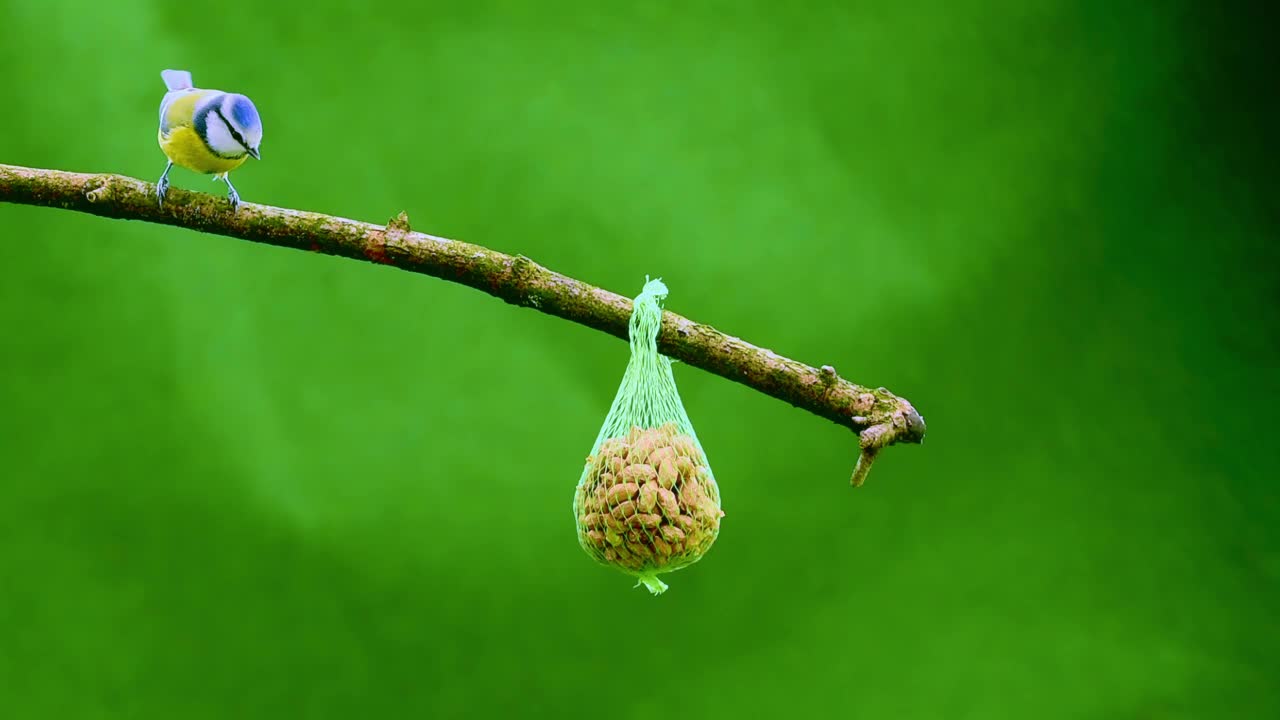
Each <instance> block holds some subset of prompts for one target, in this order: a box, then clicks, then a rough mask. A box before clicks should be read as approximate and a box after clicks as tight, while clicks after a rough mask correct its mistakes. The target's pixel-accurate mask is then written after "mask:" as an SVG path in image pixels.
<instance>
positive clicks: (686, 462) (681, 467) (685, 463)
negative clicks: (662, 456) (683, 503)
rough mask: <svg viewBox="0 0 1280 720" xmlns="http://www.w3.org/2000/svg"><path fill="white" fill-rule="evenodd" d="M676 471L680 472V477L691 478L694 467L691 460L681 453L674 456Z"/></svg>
mask: <svg viewBox="0 0 1280 720" xmlns="http://www.w3.org/2000/svg"><path fill="white" fill-rule="evenodd" d="M676 472H678V473H680V477H681V478H683V479H685V480H692V479H693V473H694V467H693V461H692V460H690V459H689V458H687V457H684V456H683V455H681V456H679V457H677V458H676Z"/></svg>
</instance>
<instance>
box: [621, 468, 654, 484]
mask: <svg viewBox="0 0 1280 720" xmlns="http://www.w3.org/2000/svg"><path fill="white" fill-rule="evenodd" d="M621 477H622V480H623V481H624V482H628V483H636V484H638V485H643V484H645V483H647V482H649V481H650V480H657V479H658V471H657V470H654V469H653V466H652V465H645V464H643V463H636V464H634V465H628V466H627V467H626V468H625V469H623V471H622V476H621Z"/></svg>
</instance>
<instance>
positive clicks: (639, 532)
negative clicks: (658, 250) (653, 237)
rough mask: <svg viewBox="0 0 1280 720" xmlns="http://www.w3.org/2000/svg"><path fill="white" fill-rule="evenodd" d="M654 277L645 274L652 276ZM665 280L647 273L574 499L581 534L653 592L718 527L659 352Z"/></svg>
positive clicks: (711, 488)
mask: <svg viewBox="0 0 1280 720" xmlns="http://www.w3.org/2000/svg"><path fill="white" fill-rule="evenodd" d="M646 280H647V278H646ZM666 296H667V287H666V285H663V284H662V281H661V280H648V281H647V282H646V283H645V286H644V291H643V292H641V293H640V296H639V297H637V298H636V299H635V305H634V307H633V308H632V312H631V322H630V335H631V361H630V362H629V363H628V364H627V370H626V372H625V373H624V374H623V376H622V384H621V385H620V386H619V387H618V394H617V396H616V397H615V398H614V400H613V406H612V407H611V408H610V409H609V415H608V416H607V417H606V418H605V420H604V427H602V428H600V435H599V436H598V437H596V442H595V445H593V446H592V447H591V455H590V456H589V457H588V458H587V463H586V466H585V467H584V468H583V471H582V478H581V479H580V480H579V481H578V487H577V492H576V493H575V495H574V499H573V514H574V517H575V518H576V520H577V528H578V542H579V543H580V544H581V545H582V548H583V550H586V552H587V554H588V555H590V556H591V557H592V558H594V559H595V560H596V561H597V562H600V563H602V564H604V565H607V566H609V567H612V568H615V569H617V570H621V571H622V572H625V573H627V574H629V575H634V576H636V577H637V578H639V582H638V583H637V586H638V585H640V584H643V585H644V586H645V587H647V588H648V589H649V592H651V593H653V594H654V595H658V594H661V593H662V592H663V591H665V590H666V589H667V584H666V583H664V582H663V581H662V580H660V579H658V575H659V574H662V573H669V572H673V571H675V570H679V569H681V568H685V567H688V566H690V565H692V564H694V563H696V562H697V561H698V560H700V559H702V556H703V555H705V554H706V552H707V550H709V549H710V548H711V544H712V543H714V542H715V540H716V536H717V535H718V534H719V533H720V518H722V517H724V511H723V510H721V509H720V489H719V488H718V487H717V486H716V481H715V477H714V476H713V475H712V474H711V466H710V465H709V464H708V463H707V456H706V454H705V453H704V452H703V451H702V446H701V444H699V443H698V436H697V434H695V433H694V431H693V424H692V423H691V422H689V416H688V415H686V414H685V411H684V406H683V405H682V404H681V402H680V393H679V392H677V391H676V381H675V377H674V376H673V375H672V374H671V359H670V358H668V357H666V356H664V355H659V354H658V330H659V329H660V328H661V327H662V305H661V304H660V303H661V301H662V300H663V299H665V298H666Z"/></svg>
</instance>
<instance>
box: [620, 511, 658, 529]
mask: <svg viewBox="0 0 1280 720" xmlns="http://www.w3.org/2000/svg"><path fill="white" fill-rule="evenodd" d="M660 522H662V516H661V515H659V514H657V513H636V514H635V515H632V516H631V517H629V518H627V524H628V525H630V526H631V527H642V528H656V527H658V523H660Z"/></svg>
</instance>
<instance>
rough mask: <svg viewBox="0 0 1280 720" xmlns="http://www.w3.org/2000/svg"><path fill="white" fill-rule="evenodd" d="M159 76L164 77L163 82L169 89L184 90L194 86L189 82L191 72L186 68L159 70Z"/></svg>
mask: <svg viewBox="0 0 1280 720" xmlns="http://www.w3.org/2000/svg"><path fill="white" fill-rule="evenodd" d="M160 77H161V78H163V79H164V84H165V85H167V86H168V87H169V89H170V90H186V89H188V88H191V87H194V86H193V85H192V84H191V73H189V72H187V71H186V70H164V71H161V73H160Z"/></svg>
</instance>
